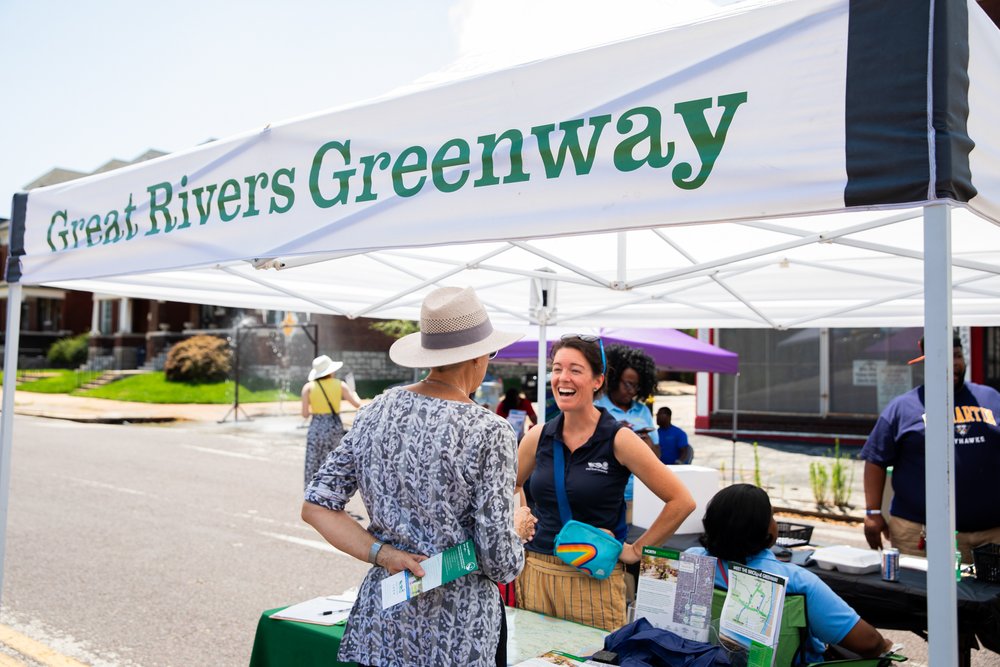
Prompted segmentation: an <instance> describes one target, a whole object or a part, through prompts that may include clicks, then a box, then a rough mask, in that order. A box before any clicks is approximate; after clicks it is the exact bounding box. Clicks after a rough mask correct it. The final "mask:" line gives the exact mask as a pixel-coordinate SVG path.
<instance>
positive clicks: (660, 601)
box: [635, 547, 715, 642]
mask: <svg viewBox="0 0 1000 667" xmlns="http://www.w3.org/2000/svg"><path fill="white" fill-rule="evenodd" d="M714 583H715V558H713V557H711V556H699V555H696V554H689V553H680V552H678V551H674V550H672V549H660V548H657V547H643V548H642V560H641V561H640V564H639V584H638V586H637V588H636V596H635V615H636V618H641V617H645V618H646V620H648V621H649V622H650V623H652V624H653V625H654V626H656V627H658V628H662V629H664V630H670V631H671V632H673V633H675V634H678V635H680V636H681V637H685V638H687V639H695V640H697V641H702V642H704V641H708V629H709V625H710V623H711V620H712V588H713V585H714Z"/></svg>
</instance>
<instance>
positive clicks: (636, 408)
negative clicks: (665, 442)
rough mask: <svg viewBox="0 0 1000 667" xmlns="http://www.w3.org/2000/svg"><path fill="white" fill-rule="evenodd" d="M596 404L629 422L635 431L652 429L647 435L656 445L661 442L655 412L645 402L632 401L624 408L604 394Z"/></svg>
mask: <svg viewBox="0 0 1000 667" xmlns="http://www.w3.org/2000/svg"><path fill="white" fill-rule="evenodd" d="M594 405H596V406H597V407H599V408H604V409H605V410H607V411H608V412H609V413H610V414H611V416H612V417H614V418H615V421H620V422H628V423H629V424H631V425H632V430H633V431H635V430H637V429H641V428H648V429H652V430H651V431H650V432H649V433H647V434H646V435H648V436H649V439H650V440H652V441H653V444H654V445H658V444H660V438H659V436H658V435H657V434H656V422H655V421H653V413H652V412H650V411H649V408H647V407H646V404H645V403H640V402H638V401H632V405H630V406H629V409H628V410H622V409H621V408H619V407H618V406H617V405H615V404H614V401H612V400H611V399H610V398H608V395H607V394H604V395H602V396H601V397H600V398H598V399H597V400H596V401H594Z"/></svg>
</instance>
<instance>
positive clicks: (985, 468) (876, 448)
mask: <svg viewBox="0 0 1000 667" xmlns="http://www.w3.org/2000/svg"><path fill="white" fill-rule="evenodd" d="M998 418H1000V393H998V392H997V391H996V390H995V389H993V388H991V387H987V386H985V385H981V384H974V383H972V382H966V383H965V384H964V385H963V386H962V387H961V389H959V390H958V391H957V392H955V433H954V438H953V445H954V447H955V471H956V472H955V522H956V528H958V530H960V531H962V532H970V531H976V530H987V529H989V528H995V527H998V526H1000V485H998V484H997V471H1000V426H998V425H997V419H998ZM924 438H925V410H924V388H923V387H922V386H921V387H917V388H916V389H913V390H911V391H908V392H906V393H905V394H903V395H902V396H897V397H896V398H894V399H893V400H892V401H891V402H890V403H889V405H888V406H886V408H885V410H884V411H883V412H882V414H881V416H879V418H878V422H877V423H876V424H875V429H874V430H873V431H872V432H871V435H869V436H868V441H867V442H866V443H865V446H864V448H863V449H862V450H861V458H863V459H864V460H866V461H870V462H872V463H875V464H877V465H880V466H882V467H888V466H892V487H893V492H894V496H893V500H892V507H891V508H890V511H891V512H892V514H893V516H898V517H901V518H903V519H909V520H910V521H915V522H917V523H925V521H926V513H925V493H924V471H925V466H924Z"/></svg>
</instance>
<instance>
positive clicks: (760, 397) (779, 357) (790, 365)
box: [719, 329, 820, 414]
mask: <svg viewBox="0 0 1000 667" xmlns="http://www.w3.org/2000/svg"><path fill="white" fill-rule="evenodd" d="M719 346H720V347H723V348H725V349H727V350H732V351H733V352H736V353H737V354H739V355H740V378H739V392H740V395H739V410H740V411H741V412H743V411H746V412H774V413H793V414H795V413H805V414H816V413H818V412H819V392H820V387H819V329H796V330H794V331H775V330H773V329H721V330H720V331H719ZM719 377H720V380H721V381H720V392H719V401H720V402H719V409H720V410H730V409H731V408H732V406H733V386H734V378H733V376H731V375H720V376H719Z"/></svg>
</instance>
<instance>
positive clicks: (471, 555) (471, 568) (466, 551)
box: [382, 540, 479, 609]
mask: <svg viewBox="0 0 1000 667" xmlns="http://www.w3.org/2000/svg"><path fill="white" fill-rule="evenodd" d="M420 566H421V567H423V568H424V576H423V577H417V576H414V575H413V574H412V573H411V572H409V571H408V570H403V571H402V572H398V573H396V574H394V575H392V576H391V577H386V578H385V579H383V580H382V609H388V608H389V607H391V606H393V605H397V604H399V603H400V602H405V601H406V600H409V599H410V598H412V597H415V596H417V595H419V594H420V593H422V592H424V591H429V590H431V589H432V588H437V587H438V586H441V585H442V584H447V583H448V582H450V581H454V580H456V579H458V578H459V577H462V576H464V575H466V574H469V573H470V572H475V571H476V570H477V569H478V568H479V563H478V562H477V561H476V547H475V545H474V544H473V543H472V540H467V541H465V542H462V543H461V544H459V545H456V546H453V547H451V548H450V549H445V550H444V551H442V552H441V553H439V554H435V555H433V556H431V557H430V558H428V559H427V560H425V561H423V562H422V563H420Z"/></svg>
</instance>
